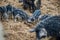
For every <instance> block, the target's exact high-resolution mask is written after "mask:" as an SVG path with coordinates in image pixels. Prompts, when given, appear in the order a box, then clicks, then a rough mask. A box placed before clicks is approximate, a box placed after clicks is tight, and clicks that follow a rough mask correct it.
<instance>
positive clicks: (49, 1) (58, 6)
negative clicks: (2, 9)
mask: <svg viewBox="0 0 60 40" xmlns="http://www.w3.org/2000/svg"><path fill="white" fill-rule="evenodd" d="M41 2H42V3H41V13H42V14H51V15H60V0H41ZM8 3H10V4H12V5H13V6H15V7H17V8H21V9H22V10H23V8H22V3H18V0H3V1H2V0H0V6H4V5H7V4H8ZM25 11H26V12H27V14H28V15H32V13H30V12H29V11H28V10H25ZM2 23H3V26H4V31H5V35H4V37H5V38H6V40H36V37H35V33H30V32H29V31H28V30H29V29H31V28H34V26H35V25H36V24H35V25H33V24H31V25H27V24H25V23H24V22H14V21H13V20H9V22H5V21H4V22H2ZM43 40H49V38H47V37H46V38H45V39H43Z"/></svg>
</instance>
